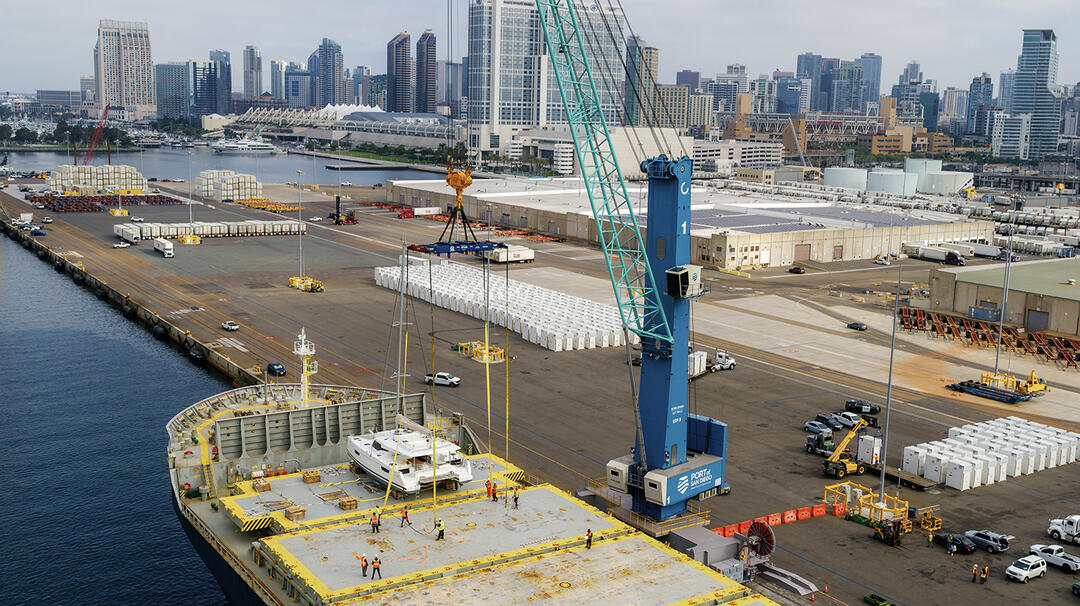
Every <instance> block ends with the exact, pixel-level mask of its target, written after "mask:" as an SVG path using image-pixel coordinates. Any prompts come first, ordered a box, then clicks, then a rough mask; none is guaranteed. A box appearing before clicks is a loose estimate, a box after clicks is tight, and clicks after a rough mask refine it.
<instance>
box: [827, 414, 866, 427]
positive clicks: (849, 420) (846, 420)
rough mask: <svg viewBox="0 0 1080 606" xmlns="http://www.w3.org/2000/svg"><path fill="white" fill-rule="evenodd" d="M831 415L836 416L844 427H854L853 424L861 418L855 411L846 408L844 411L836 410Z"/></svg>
mask: <svg viewBox="0 0 1080 606" xmlns="http://www.w3.org/2000/svg"><path fill="white" fill-rule="evenodd" d="M833 416H834V417H836V418H837V419H838V420H839V421H840V423H841V424H843V426H844V427H855V425H856V424H857V423H858V422H859V421H861V420H862V417H861V416H859V415H858V414H857V413H854V412H849V411H846V410H845V411H844V412H838V413H836V414H835V415H833Z"/></svg>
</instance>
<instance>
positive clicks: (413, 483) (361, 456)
mask: <svg viewBox="0 0 1080 606" xmlns="http://www.w3.org/2000/svg"><path fill="white" fill-rule="evenodd" d="M431 440H432V436H431V434H429V433H427V432H422V431H416V430H412V429H402V428H398V429H390V430H387V431H380V432H378V433H370V434H365V435H361V436H349V440H348V451H349V458H351V459H352V460H353V461H355V462H356V464H357V465H359V466H360V467H361V468H363V470H364V471H366V472H367V473H369V474H370V475H371V476H372V477H374V478H376V479H377V480H379V481H380V482H382V483H383V484H390V486H391V488H392V489H394V490H398V491H401V492H402V493H404V494H416V493H418V492H420V491H421V490H423V489H426V488H430V487H431V484H432V481H436V482H439V486H440V487H448V488H451V487H452V488H457V487H458V486H460V485H461V484H464V483H466V482H468V481H470V480H472V464H471V463H470V461H469V459H467V458H466V457H465V455H463V454H461V448H460V447H459V446H458V445H457V444H454V443H453V442H450V441H448V440H444V439H442V438H435V448H434V451H435V452H434V455H435V466H434V467H435V469H434V474H432V463H431V456H432V445H431ZM395 449H396V450H397V466H396V467H395V466H394V451H395ZM392 468H393V470H394V472H393V474H391V472H390V470H391V469H392ZM391 475H392V477H391ZM433 477H434V480H433V479H432V478H433Z"/></svg>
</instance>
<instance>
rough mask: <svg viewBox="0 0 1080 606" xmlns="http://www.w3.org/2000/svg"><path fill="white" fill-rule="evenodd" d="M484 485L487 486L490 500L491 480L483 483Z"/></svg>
mask: <svg viewBox="0 0 1080 606" xmlns="http://www.w3.org/2000/svg"><path fill="white" fill-rule="evenodd" d="M485 485H486V486H487V491H488V498H489V499H490V498H491V480H490V479H489V480H488V481H487V482H486V483H485Z"/></svg>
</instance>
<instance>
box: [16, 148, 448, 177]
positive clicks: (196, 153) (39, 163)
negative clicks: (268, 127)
mask: <svg viewBox="0 0 1080 606" xmlns="http://www.w3.org/2000/svg"><path fill="white" fill-rule="evenodd" d="M188 152H191V154H190V155H188ZM7 153H8V166H9V167H10V168H11V169H12V170H16V171H31V170H37V171H49V170H54V169H55V168H56V167H57V166H58V165H60V164H71V153H70V152H68V153H66V154H65V153H62V152H46V151H41V152H18V151H13V152H7ZM107 162H108V156H107V153H106V151H105V150H103V149H100V148H99V149H98V150H97V151H95V152H94V159H93V161H92V162H91V164H94V165H99V164H106V163H107ZM112 163H113V164H127V165H129V166H134V167H135V168H136V169H137V170H138V171H139V172H140V173H142V175H143V176H144V177H146V178H148V179H149V178H156V179H158V180H161V179H187V180H188V181H190V180H191V179H194V178H197V177H198V176H199V171H203V170H231V171H234V172H237V173H243V174H249V175H255V178H256V179H257V180H259V181H260V182H262V183H288V182H290V181H296V171H298V170H302V171H304V174H303V175H301V177H300V182H301V183H319V184H321V185H328V184H335V183H340V182H341V181H350V182H352V183H354V184H356V185H374V184H376V183H385V182H386V180H387V179H437V178H439V175H437V174H435V173H430V172H425V171H419V170H410V169H391V170H330V169H327V168H326V165H327V164H331V165H334V164H348V163H349V160H343V159H338V158H320V157H314V159H313V157H312V156H307V155H300V154H273V155H262V156H258V155H230V154H215V153H214V152H212V151H211V150H210V149H209V148H207V147H205V146H200V147H192V148H188V149H179V148H171V147H162V148H156V149H154V148H151V149H147V150H144V151H126V152H123V153H117V152H114V153H113V155H112ZM189 164H190V166H189ZM189 175H190V177H189ZM313 176H314V179H313V178H312V177H313Z"/></svg>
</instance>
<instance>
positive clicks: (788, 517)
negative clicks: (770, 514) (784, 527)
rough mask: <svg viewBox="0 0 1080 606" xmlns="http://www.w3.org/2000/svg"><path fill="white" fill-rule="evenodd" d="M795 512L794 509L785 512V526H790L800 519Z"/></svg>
mask: <svg viewBox="0 0 1080 606" xmlns="http://www.w3.org/2000/svg"><path fill="white" fill-rule="evenodd" d="M795 511H796V510H794V509H789V510H788V511H785V512H784V523H785V524H790V523H792V522H794V521H796V520H798V519H799V517H798V515H797V514H796V513H795Z"/></svg>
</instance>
